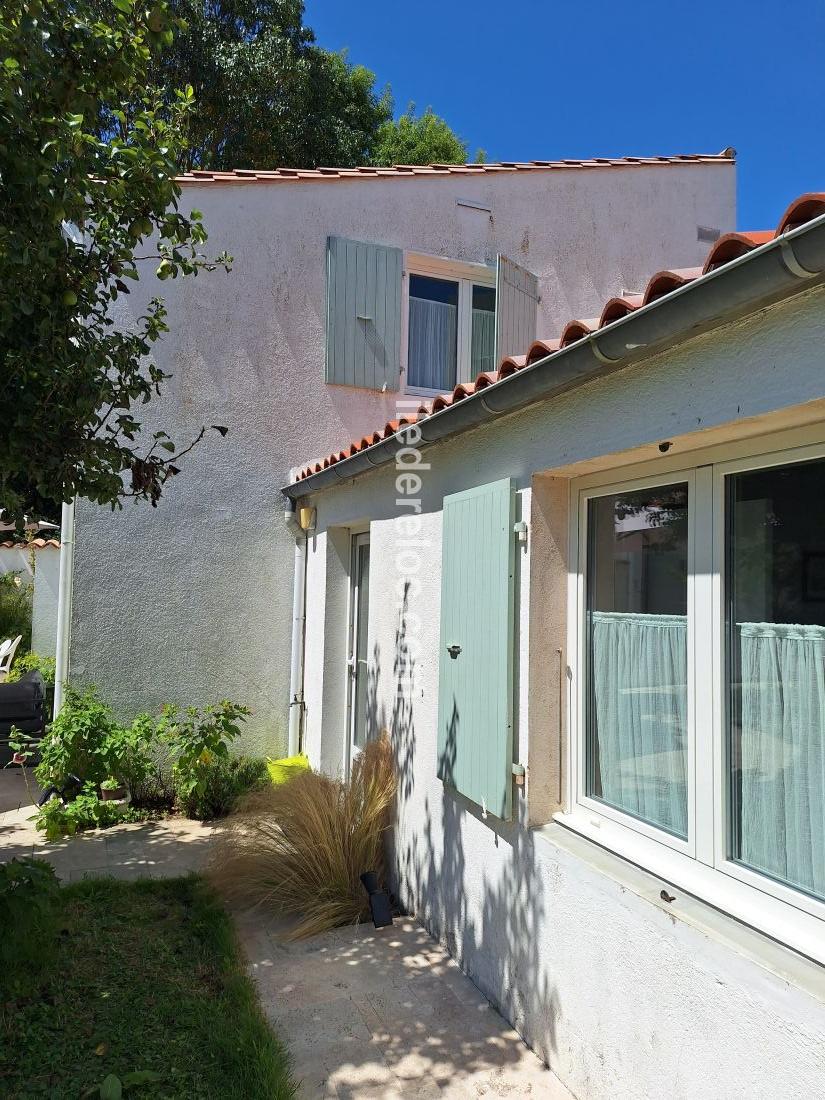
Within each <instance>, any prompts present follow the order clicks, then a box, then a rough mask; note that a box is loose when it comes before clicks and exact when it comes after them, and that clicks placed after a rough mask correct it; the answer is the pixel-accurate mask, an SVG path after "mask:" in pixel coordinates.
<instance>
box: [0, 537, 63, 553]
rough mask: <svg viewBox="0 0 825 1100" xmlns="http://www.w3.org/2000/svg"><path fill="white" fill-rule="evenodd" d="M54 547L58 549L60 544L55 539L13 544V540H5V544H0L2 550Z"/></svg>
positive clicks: (32, 540)
mask: <svg viewBox="0 0 825 1100" xmlns="http://www.w3.org/2000/svg"><path fill="white" fill-rule="evenodd" d="M46 546H50V547H54V549H55V550H59V549H60V543H59V542H58V541H57V539H39V538H38V539H31V541H29V542H14V541H13V539H6V540H5V542H0V549H3V550H32V549H34V550H42V549H43V548H44V547H46Z"/></svg>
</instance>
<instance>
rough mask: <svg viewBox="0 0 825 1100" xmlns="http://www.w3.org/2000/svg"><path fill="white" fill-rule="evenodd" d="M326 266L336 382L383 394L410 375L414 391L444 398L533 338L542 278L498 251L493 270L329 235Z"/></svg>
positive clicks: (329, 352) (329, 370)
mask: <svg viewBox="0 0 825 1100" xmlns="http://www.w3.org/2000/svg"><path fill="white" fill-rule="evenodd" d="M326 261H327V279H326V283H327V293H326V318H325V329H326V332H325V337H326V340H325V342H326V372H325V377H326V381H327V382H330V383H334V384H335V385H339V386H356V387H360V388H363V389H367V390H379V391H382V392H386V391H393V390H397V389H398V386H399V380H400V378H401V377H402V376H403V375H406V378H405V384H406V388H407V389H408V390H411V391H412V392H413V393H420V394H424V395H430V394H434V393H441V392H445V391H448V390H451V389H453V388H454V387H455V385H456V383H457V382H469V381H472V380H473V379H474V378H475V377H476V376H477V375H478V374H480V373H482V372H483V371H490V370H495V369H496V367H497V365H498V363H499V361H500V360H501V359H502V358H503V357H504V356H505V355H513V354H523V353H524V352H525V351H526V350H527V349H528V348H529V346H530V344H531V343H532V341H533V340H534V339H535V335H536V314H537V307H538V301H539V295H538V279H537V278H536V276H535V275H533V274H531V272H529V271H527V270H525V269H524V268H523V267H520V266H519V265H518V264H516V263H513V261H512V260H509V259H507V257H506V256H503V255H501V254H499V255H498V256H497V257H496V262H495V264H491V265H487V264H481V263H469V262H465V261H459V260H451V259H447V258H444V257H439V256H429V255H426V254H423V253H414V252H406V253H405V252H403V251H402V250H401V249H400V248H396V247H393V246H391V245H385V244H375V243H369V242H366V241H351V240H347V239H346V238H344V237H329V238H328V240H327V254H326ZM405 272H406V275H407V278H406V279H405V278H404V273H405Z"/></svg>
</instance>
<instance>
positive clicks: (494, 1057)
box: [236, 911, 572, 1100]
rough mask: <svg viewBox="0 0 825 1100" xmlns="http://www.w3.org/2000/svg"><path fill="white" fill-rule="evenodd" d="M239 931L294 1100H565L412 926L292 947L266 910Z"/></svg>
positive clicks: (365, 930)
mask: <svg viewBox="0 0 825 1100" xmlns="http://www.w3.org/2000/svg"><path fill="white" fill-rule="evenodd" d="M236 923H237V926H238V929H239V932H240V935H241V942H242V943H243V945H244V948H245V950H246V952H247V957H248V959H249V967H250V972H251V973H252V975H253V977H254V978H255V981H256V982H257V985H258V989H259V992H260V996H261V1002H262V1004H263V1008H264V1012H265V1013H266V1015H267V1018H268V1019H269V1020H270V1021H271V1022H272V1025H273V1027H274V1029H275V1031H276V1032H277V1033H278V1034H279V1035H280V1036H282V1038H283V1039H284V1041H285V1042H286V1044H287V1046H288V1047H289V1049H290V1051H291V1052H292V1056H293V1062H294V1069H295V1076H296V1078H298V1079H299V1080H300V1082H301V1084H300V1091H299V1096H300V1097H301V1098H302V1100H372V1098H373V1097H375V1098H376V1100H377V1098H380V1100H394V1098H395V1097H399V1098H400V1097H403V1098H404V1100H412V1098H420V1100H435V1098H437V1100H478V1098H479V1097H508V1098H511V1100H517V1098H521V1097H524V1098H531V1100H532V1098H536V1100H538V1098H543V1100H572V1097H571V1094H570V1093H569V1092H568V1091H567V1089H565V1088H564V1086H563V1085H562V1084H561V1082H560V1081H559V1080H558V1078H557V1077H556V1076H555V1074H553V1073H552V1072H551V1071H550V1070H549V1069H548V1068H547V1067H546V1066H545V1065H544V1064H543V1063H542V1062H541V1061H540V1060H539V1059H538V1058H537V1057H536V1055H535V1054H533V1053H532V1051H531V1050H529V1048H528V1047H527V1046H526V1045H525V1043H524V1042H523V1041H522V1040H521V1038H520V1036H519V1035H518V1034H517V1033H516V1032H515V1031H514V1030H513V1029H512V1028H511V1027H510V1025H509V1024H508V1023H507V1022H506V1020H504V1019H503V1018H502V1017H501V1016H500V1015H499V1013H498V1012H496V1010H495V1009H494V1008H493V1007H492V1005H490V1003H489V1002H488V1001H487V1000H486V999H485V998H484V996H483V995H482V994H481V993H480V991H479V990H478V988H477V987H476V986H475V985H473V983H472V982H471V981H470V980H469V979H468V978H467V977H466V976H465V975H464V974H463V973H462V972H461V970H460V968H459V967H458V966H457V964H456V963H455V960H453V959H452V958H450V956H449V955H448V954H447V953H446V951H444V950H443V949H442V948H441V947H440V946H439V945H438V944H437V943H436V942H435V941H434V940H433V939H431V938H430V936H429V935H428V934H427V932H426V931H425V930H424V929H423V928H421V927H420V926H419V925H418V924H416V922H415V921H414V920H412V919H411V918H403V919H402V920H399V921H396V923H395V925H394V926H393V927H392V928H385V929H373V928H372V927H371V926H369V925H360V926H358V927H356V928H349V929H344V930H340V929H339V930H337V931H335V932H330V933H327V934H325V935H322V936H316V937H313V938H312V939H311V940H307V941H303V942H299V943H288V942H285V940H284V939H283V933H284V931H285V927H284V925H283V924H281V923H279V922H278V921H276V920H274V919H273V918H272V917H270V916H268V915H267V914H265V913H263V912H259V911H256V912H253V913H238V914H236Z"/></svg>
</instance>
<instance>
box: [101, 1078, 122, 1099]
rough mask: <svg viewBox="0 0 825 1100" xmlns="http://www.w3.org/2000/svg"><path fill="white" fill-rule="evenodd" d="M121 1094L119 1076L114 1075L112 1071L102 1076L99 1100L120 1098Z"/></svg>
mask: <svg viewBox="0 0 825 1100" xmlns="http://www.w3.org/2000/svg"><path fill="white" fill-rule="evenodd" d="M122 1096H123V1086H122V1085H121V1083H120V1078H119V1077H115V1075H114V1074H113V1073H110V1074H109V1075H108V1076H107V1077H104V1078H103V1082H102V1083H101V1086H100V1100H121V1097H122Z"/></svg>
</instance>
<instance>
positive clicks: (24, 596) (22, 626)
mask: <svg viewBox="0 0 825 1100" xmlns="http://www.w3.org/2000/svg"><path fill="white" fill-rule="evenodd" d="M33 596H34V585H33V584H32V583H31V581H27V580H25V579H24V578H23V574H22V573H20V572H14V573H0V642H2V641H4V640H5V639H6V638H16V637H17V635H18V634H22V636H23V639H22V641H21V642H20V645H21V647H22V648H23V649H28V648H29V646H30V645H31V640H32V598H33ZM16 663H17V658H16V659H15V664H16Z"/></svg>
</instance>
